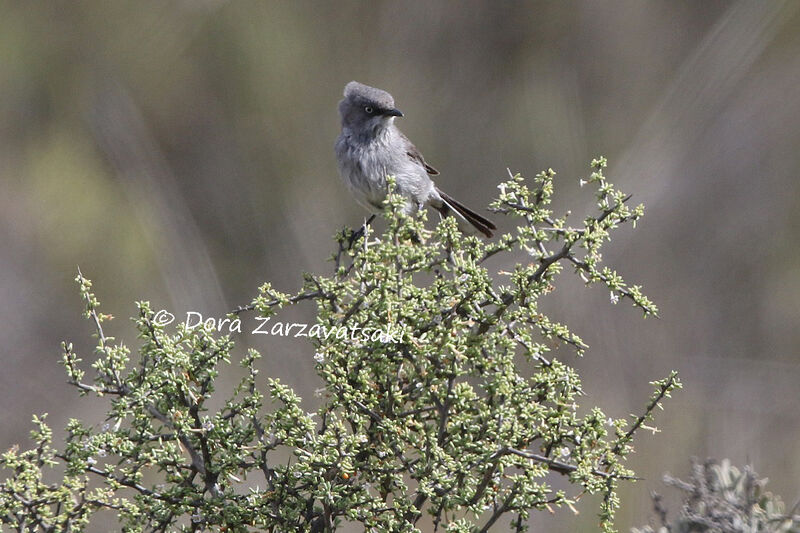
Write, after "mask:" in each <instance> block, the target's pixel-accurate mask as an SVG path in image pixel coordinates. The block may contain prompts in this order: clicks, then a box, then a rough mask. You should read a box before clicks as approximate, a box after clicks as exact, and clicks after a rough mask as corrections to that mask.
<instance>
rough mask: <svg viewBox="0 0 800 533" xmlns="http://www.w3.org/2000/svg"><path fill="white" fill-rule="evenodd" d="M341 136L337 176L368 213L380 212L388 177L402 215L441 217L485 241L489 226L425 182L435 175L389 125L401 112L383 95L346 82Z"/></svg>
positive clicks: (336, 146)
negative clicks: (431, 212) (425, 212)
mask: <svg viewBox="0 0 800 533" xmlns="http://www.w3.org/2000/svg"><path fill="white" fill-rule="evenodd" d="M339 115H340V117H341V124H342V131H341V133H340V134H339V137H338V139H337V140H336V144H335V152H336V159H337V161H338V166H339V174H340V175H341V177H342V179H343V180H344V182H345V184H346V185H347V187H348V189H349V190H350V192H351V194H352V195H353V197H354V198H355V199H356V201H357V202H358V203H359V204H360V205H361V206H363V207H364V208H366V209H367V210H368V211H370V212H371V213H372V214H373V217H374V215H375V213H379V212H380V211H381V210H382V209H383V201H384V200H385V199H386V195H387V187H388V186H387V177H388V176H394V178H395V184H396V190H397V192H398V193H399V194H400V195H402V196H403V197H404V198H405V199H406V203H405V205H404V206H403V207H402V212H403V213H404V214H406V215H411V214H414V213H416V212H417V211H419V210H420V209H422V208H424V207H428V206H430V207H432V208H434V209H436V210H437V211H438V212H439V214H440V215H441V216H442V217H445V216H455V217H456V220H457V222H458V226H459V229H460V230H461V231H462V232H464V233H465V234H468V235H474V234H476V233H477V232H480V233H482V234H483V235H485V236H486V237H487V238H490V237H492V235H493V231H494V230H496V229H497V226H495V225H494V223H493V222H492V221H491V220H489V219H487V218H486V217H484V216H482V215H480V214H478V213H476V212H475V211H473V210H472V209H470V208H468V207H467V206H465V205H464V204H462V203H461V202H459V201H457V200H456V199H455V198H453V197H452V196H450V195H449V194H447V193H445V192H444V191H443V190H441V189H440V188H439V187H437V186H436V184H435V183H434V182H433V180H432V179H431V178H430V176H436V175H438V174H439V171H438V170H436V169H435V168H434V167H432V166H431V165H429V164H428V163H427V162H426V161H425V158H424V157H423V156H422V153H421V152H420V151H419V150H418V149H417V147H416V146H414V144H413V143H412V142H411V141H410V140H408V137H406V136H405V135H404V134H403V132H401V131H400V129H399V128H398V127H397V126H396V125H395V123H394V120H395V118H398V117H402V116H403V113H402V112H401V111H400V110H399V109H397V108H396V107H395V103H394V98H392V95H391V94H389V93H388V92H386V91H384V90H382V89H377V88H375V87H370V86H369V85H364V84H363V83H359V82H357V81H351V82H350V83H348V84H347V85H346V86H345V88H344V98H343V99H342V100H341V101H340V102H339ZM370 220H371V218H370Z"/></svg>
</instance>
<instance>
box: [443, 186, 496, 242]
mask: <svg viewBox="0 0 800 533" xmlns="http://www.w3.org/2000/svg"><path fill="white" fill-rule="evenodd" d="M436 192H438V193H439V196H441V197H442V201H443V202H444V203H443V204H442V206H441V207H439V208H438V209H439V212H440V213H441V214H442V215H443V216H447V215H449V214H450V213H451V211H454V212H455V213H456V214H457V215H459V216H460V217H461V219H463V220H466V221H467V222H469V223H470V225H471V226H472V227H473V228H475V229H476V230H478V231H480V232H481V233H483V234H484V235H486V236H487V237H491V236H492V235H493V233H492V230H496V229H497V226H495V225H494V222H492V221H491V220H489V219H488V218H486V217H484V216H481V215H479V214H478V213H476V212H475V211H473V210H472V209H470V208H469V207H467V206H465V205H464V204H462V203H461V202H459V201H457V200H455V199H454V198H453V197H452V196H450V195H449V194H447V193H445V192H444V191H443V190H441V189H439V188H438V187H437V188H436Z"/></svg>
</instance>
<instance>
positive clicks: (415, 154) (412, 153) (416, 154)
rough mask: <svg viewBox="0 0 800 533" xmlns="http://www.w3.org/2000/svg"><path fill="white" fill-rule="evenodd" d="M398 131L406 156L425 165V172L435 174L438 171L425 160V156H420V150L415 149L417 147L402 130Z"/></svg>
mask: <svg viewBox="0 0 800 533" xmlns="http://www.w3.org/2000/svg"><path fill="white" fill-rule="evenodd" d="M398 131H399V130H398ZM399 133H400V137H401V138H402V139H403V141H404V142H405V145H406V153H407V154H408V157H410V158H411V159H412V160H413V161H416V162H417V163H419V164H420V165H422V166H423V167H425V172H427V173H428V174H431V175H432V176H435V175H437V174H438V173H439V171H438V170H436V169H435V168H433V167H432V166H430V165H429V164H428V163H426V162H425V158H424V157H422V152H420V151H419V150H418V149H417V147H416V146H414V144H413V143H412V142H411V141H409V140H408V137H406V136H405V134H404V133H403V132H402V131H399Z"/></svg>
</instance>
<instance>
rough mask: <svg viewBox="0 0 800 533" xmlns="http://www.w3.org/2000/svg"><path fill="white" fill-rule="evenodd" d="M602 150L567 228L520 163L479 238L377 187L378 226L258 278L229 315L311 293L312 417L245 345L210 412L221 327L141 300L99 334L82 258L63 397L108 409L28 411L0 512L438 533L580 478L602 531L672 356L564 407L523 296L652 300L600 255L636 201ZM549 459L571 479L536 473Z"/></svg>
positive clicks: (37, 521) (537, 501)
mask: <svg viewBox="0 0 800 533" xmlns="http://www.w3.org/2000/svg"><path fill="white" fill-rule="evenodd" d="M605 166H606V162H605V160H604V159H602V158H601V159H598V160H596V161H593V163H592V173H591V175H590V177H589V178H588V180H587V181H586V182H584V183H589V184H590V185H592V186H594V187H596V188H597V208H598V212H597V213H596V214H595V215H593V216H587V217H586V218H585V219H584V220H583V221H582V223H581V224H580V225H579V226H578V227H572V226H570V225H569V224H568V223H567V216H566V215H565V216H563V217H554V215H553V214H552V212H551V211H550V209H549V207H548V206H549V204H550V201H551V197H552V194H553V179H554V176H555V173H554V172H553V171H552V170H548V171H546V172H542V173H540V174H538V175H537V176H536V178H535V179H534V180H533V184H532V187H531V188H529V187H528V185H526V181H525V180H524V179H523V178H522V177H521V176H519V175H517V176H513V177H511V179H509V180H508V181H507V182H505V183H503V184H501V185H500V187H499V188H500V196H499V198H498V199H497V200H496V201H494V203H493V204H492V208H493V210H494V211H496V212H497V213H503V214H505V215H508V216H510V217H513V218H514V219H515V220H516V221H518V222H519V226H518V227H517V228H516V232H515V233H514V234H504V235H502V236H501V237H500V238H498V239H497V240H496V241H494V242H488V243H487V242H484V241H480V240H478V239H476V238H474V237H465V236H463V235H461V234H460V233H459V232H458V230H457V229H456V224H455V222H454V220H453V219H445V220H443V221H442V222H441V223H439V224H438V226H437V227H436V229H435V230H433V231H430V230H428V229H426V228H425V225H424V218H425V216H424V214H423V215H421V216H419V217H413V218H407V217H404V216H403V215H402V214H401V213H400V211H399V209H398V208H399V206H401V205H402V204H403V200H402V199H401V198H399V197H397V196H395V195H390V196H389V198H388V199H387V202H386V206H387V208H386V210H385V213H384V218H385V219H386V222H387V224H386V225H387V229H386V230H385V232H384V233H383V234H381V235H380V236H375V234H374V233H373V232H372V230H371V229H369V228H367V229H366V235H363V236H357V235H354V234H353V233H352V232H349V231H347V230H346V231H343V232H341V233H340V234H339V235H337V242H338V251H337V252H336V253H335V254H334V255H333V257H332V261H333V263H334V273H333V274H332V275H331V276H329V277H326V276H316V275H308V274H307V275H305V276H304V279H305V281H304V286H303V288H302V289H301V290H300V291H299V292H297V293H295V294H285V293H282V292H279V291H277V290H275V289H274V288H273V287H271V286H270V285H269V284H266V285H264V286H262V287H261V288H260V291H259V295H258V296H257V298H255V300H254V301H253V303H252V304H251V305H249V306H247V307H245V308H241V309H239V310H237V312H247V311H255V313H257V314H258V316H260V317H263V318H271V317H273V316H275V314H276V313H277V312H278V311H279V310H280V309H281V308H283V307H286V306H289V305H295V304H297V303H299V302H302V301H312V302H314V303H315V304H316V306H317V310H318V314H317V322H316V324H314V326H312V328H311V329H312V330H314V331H309V332H307V334H310V335H311V339H312V342H313V345H314V350H315V353H316V355H315V359H316V362H317V364H316V370H317V374H318V379H319V382H320V387H321V389H320V390H321V398H320V402H319V403H320V405H319V407H318V409H316V411H315V412H312V413H308V412H306V411H305V410H304V409H303V406H302V402H301V399H300V398H299V397H298V396H297V395H296V394H295V393H294V391H293V390H291V389H290V388H289V387H287V386H285V385H284V384H282V383H281V382H280V381H279V380H278V379H272V378H268V379H266V380H263V381H262V380H261V379H259V376H258V371H257V367H256V364H255V363H256V360H257V359H258V358H259V354H258V353H256V352H255V351H253V350H250V351H248V352H247V353H246V354H245V355H243V356H242V357H241V361H240V364H241V366H242V367H243V368H244V374H243V375H244V377H243V378H242V380H241V383H239V385H238V387H237V388H236V390H235V392H234V394H233V396H232V397H230V398H228V399H227V400H226V401H225V402H224V406H223V407H222V408H220V409H211V408H210V407H209V403H211V402H210V401H211V400H212V398H214V399H216V398H217V396H216V395H215V378H217V376H218V373H219V371H220V369H221V368H222V366H223V365H228V364H229V362H230V360H231V358H232V350H233V343H232V341H231V339H230V338H229V337H227V336H220V335H218V334H216V333H215V332H212V331H208V330H204V329H203V328H195V329H189V328H187V327H185V326H182V325H179V326H177V327H175V328H172V329H170V330H168V328H167V327H166V326H164V325H162V324H161V323H160V321H158V320H156V319H155V318H156V317H155V315H154V313H153V311H152V309H151V308H150V306H149V305H148V304H147V303H139V304H138V305H139V315H138V317H137V318H136V319H135V321H136V327H137V329H138V332H139V337H140V340H141V343H140V345H139V348H138V350H137V351H136V355H135V357H133V358H132V357H131V354H130V352H129V350H128V348H126V347H125V346H124V345H122V344H119V343H115V341H114V339H113V338H112V337H110V336H108V335H107V334H106V332H105V331H104V329H103V326H104V324H105V323H106V322H107V320H108V319H109V318H110V317H109V316H108V315H105V314H103V313H101V312H100V311H99V303H98V301H97V299H96V298H95V295H94V294H93V293H92V288H91V282H90V281H89V280H88V279H86V278H85V277H83V275H81V274H80V273H79V275H78V277H77V281H78V283H79V285H80V292H81V295H82V297H83V301H84V304H85V314H86V317H87V318H88V319H89V320H90V321H91V322H92V323H93V324H94V326H95V329H96V332H97V350H96V351H97V358H96V359H95V360H94V362H93V363H92V372H93V377H92V379H91V380H89V381H86V380H85V379H84V378H85V375H84V371H83V370H81V368H80V364H79V363H80V361H81V360H80V359H79V357H78V355H77V354H76V353H75V352H74V350H73V347H72V345H70V344H64V354H63V361H64V365H65V367H66V370H67V374H68V376H69V381H70V383H71V384H72V385H74V386H75V387H77V389H78V390H79V391H80V393H81V394H92V395H96V396H98V397H111V401H110V409H109V411H108V423H107V425H106V427H103V428H97V427H90V426H87V425H86V424H84V423H82V422H81V421H79V420H71V421H70V422H69V424H68V425H67V428H66V430H67V438H66V443H65V445H64V447H63V448H62V449H61V451H57V450H55V449H54V448H53V447H52V442H51V441H52V438H51V433H50V430H49V429H48V428H47V426H45V425H44V423H43V421H42V420H41V419H39V418H35V419H34V421H35V422H36V424H37V429H36V431H34V433H33V440H34V443H35V446H34V448H33V449H30V450H27V451H24V452H19V451H18V450H10V451H8V452H6V454H5V455H4V456H3V458H2V463H0V464H2V466H3V467H4V468H6V469H8V470H9V471H10V474H9V476H8V478H7V479H6V480H5V481H4V483H3V485H2V493H1V494H0V516H2V520H3V523H5V524H9V525H10V526H12V527H13V528H18V529H30V530H35V531H52V530H81V529H83V527H84V526H85V525H86V524H88V522H89V520H90V518H91V517H92V516H93V514H94V513H95V512H96V511H97V510H100V509H112V510H114V511H115V512H116V513H117V514H118V516H119V521H120V525H121V527H122V529H123V531H131V532H133V531H166V530H174V529H181V530H187V531H188V530H191V531H197V530H207V529H213V530H219V531H248V530H250V529H263V530H268V531H333V530H335V529H336V528H337V527H338V526H340V525H341V524H344V523H360V524H362V525H363V527H364V528H365V529H366V530H369V531H417V530H418V529H417V528H418V527H419V526H421V524H423V523H425V522H426V521H429V523H432V524H433V528H434V529H435V530H445V531H453V532H455V531H464V532H466V531H487V530H489V529H490V528H492V527H493V526H497V527H498V528H499V527H501V524H505V525H504V526H503V527H510V528H511V529H514V530H516V531H525V530H526V529H527V527H526V521H527V519H528V517H529V516H530V514H531V512H532V511H535V510H542V509H548V510H549V509H551V508H553V507H565V506H566V507H568V508H573V509H574V507H573V505H574V503H575V501H576V499H577V498H578V497H579V496H580V495H581V494H585V493H589V494H601V495H602V503H601V505H600V510H599V520H600V524H601V525H602V528H603V530H605V531H612V530H613V518H614V512H615V509H616V507H617V505H618V501H617V496H616V489H617V486H618V484H619V483H620V482H623V481H627V480H633V479H635V475H634V473H633V472H631V471H630V470H629V469H628V468H626V467H625V465H624V459H625V457H626V456H627V455H628V454H629V453H631V452H632V451H633V444H632V443H633V437H634V434H635V433H636V432H637V430H638V429H640V428H641V427H643V425H644V424H645V423H646V422H647V421H649V420H650V419H651V413H652V411H653V410H654V409H655V408H656V407H657V406H659V402H660V401H661V400H662V398H665V397H668V396H669V395H670V392H671V391H672V390H674V389H675V388H677V387H679V386H680V383H679V381H678V380H677V377H676V375H675V374H674V373H672V374H671V375H670V376H668V377H667V378H665V379H663V380H661V381H656V382H653V386H654V388H655V391H654V393H653V396H652V397H651V398H650V400H649V401H648V402H647V403H646V405H645V406H643V408H642V410H641V413H642V414H641V415H640V416H638V417H634V418H632V419H631V420H628V421H626V420H624V419H619V420H614V419H610V418H608V417H607V416H606V415H605V414H604V413H603V412H602V411H601V410H600V408H598V407H581V408H579V405H578V400H579V399H580V396H581V382H580V379H579V377H578V375H577V373H576V372H575V371H574V370H573V369H572V368H570V367H569V366H568V365H567V364H565V363H564V362H562V361H560V360H559V359H558V358H557V357H556V356H554V355H552V353H551V349H552V348H553V347H554V346H555V345H557V344H561V345H562V346H568V347H571V348H572V349H573V350H574V351H575V352H577V353H578V354H583V353H584V350H585V349H586V348H587V346H586V345H585V344H584V343H583V341H582V340H581V339H580V338H579V337H578V336H576V335H574V334H573V333H571V332H570V331H569V330H568V328H567V327H566V326H564V325H562V324H559V323H558V322H555V321H553V320H551V319H550V318H548V317H547V316H545V315H544V314H542V313H541V312H540V311H539V309H538V302H539V299H540V297H542V296H544V295H545V294H547V293H549V292H551V291H552V290H554V283H555V281H556V279H557V277H558V274H559V273H560V272H561V270H562V268H563V265H565V264H566V265H567V266H568V267H572V268H573V269H574V270H575V271H576V273H577V274H578V275H579V276H581V277H582V278H583V280H584V281H585V282H586V283H587V284H601V285H604V286H605V287H606V288H607V290H609V291H610V292H611V295H612V301H613V302H614V303H616V302H617V301H619V300H623V299H624V300H628V301H630V302H631V303H632V304H633V305H634V306H636V307H637V308H639V309H640V310H642V311H643V313H644V314H645V315H653V314H655V313H656V312H657V309H656V307H655V306H654V305H653V304H652V303H651V302H650V301H649V300H648V299H647V298H646V297H645V296H644V295H643V294H642V292H641V290H640V288H639V287H638V286H630V285H627V284H626V283H625V282H624V281H623V280H622V278H621V277H620V276H619V275H618V274H617V273H616V272H615V271H613V270H611V269H609V268H607V267H601V255H600V248H601V245H602V244H603V243H604V242H605V241H607V240H608V239H609V238H610V233H611V231H613V230H614V229H616V228H617V227H618V226H619V225H621V224H625V223H635V222H636V220H638V219H639V218H640V217H641V216H642V214H643V207H642V206H639V207H636V208H634V209H630V208H628V207H627V204H626V201H627V200H628V197H626V196H625V195H624V194H623V193H621V192H620V191H617V190H616V189H615V188H614V187H613V186H612V185H611V184H610V183H608V182H607V181H606V179H605V177H604V175H603V169H604V167H605ZM390 182H391V180H390ZM515 252H523V253H524V254H525V255H526V256H527V260H526V261H525V262H521V263H517V264H516V266H515V267H514V269H513V271H511V272H500V273H499V275H500V276H502V278H501V279H502V282H499V281H496V280H495V279H493V277H492V276H490V274H489V270H488V269H487V267H486V266H485V264H486V262H487V260H488V259H489V258H491V257H493V256H496V255H498V254H513V253H515ZM343 331H344V333H342V332H343ZM376 332H379V333H377V334H376ZM380 333H382V334H383V335H381V334H380ZM555 355H558V354H555ZM579 413H586V414H583V415H581V414H579ZM287 455H288V456H289V457H291V459H290V460H289V461H286V460H285V458H286V457H287ZM55 465H63V466H64V467H65V473H64V475H63V479H62V481H61V482H60V483H55V484H48V483H46V482H44V481H43V469H45V470H46V469H47V468H50V467H53V466H55ZM552 476H563V477H564V478H566V480H567V481H568V485H567V486H568V487H570V489H569V490H555V489H553V488H552V487H551V482H552V479H551V478H552ZM145 479H148V480H151V479H155V480H156V482H153V481H145ZM97 480H100V481H101V482H102V483H97ZM426 516H427V518H424V517H426ZM509 524H510V526H509Z"/></svg>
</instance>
